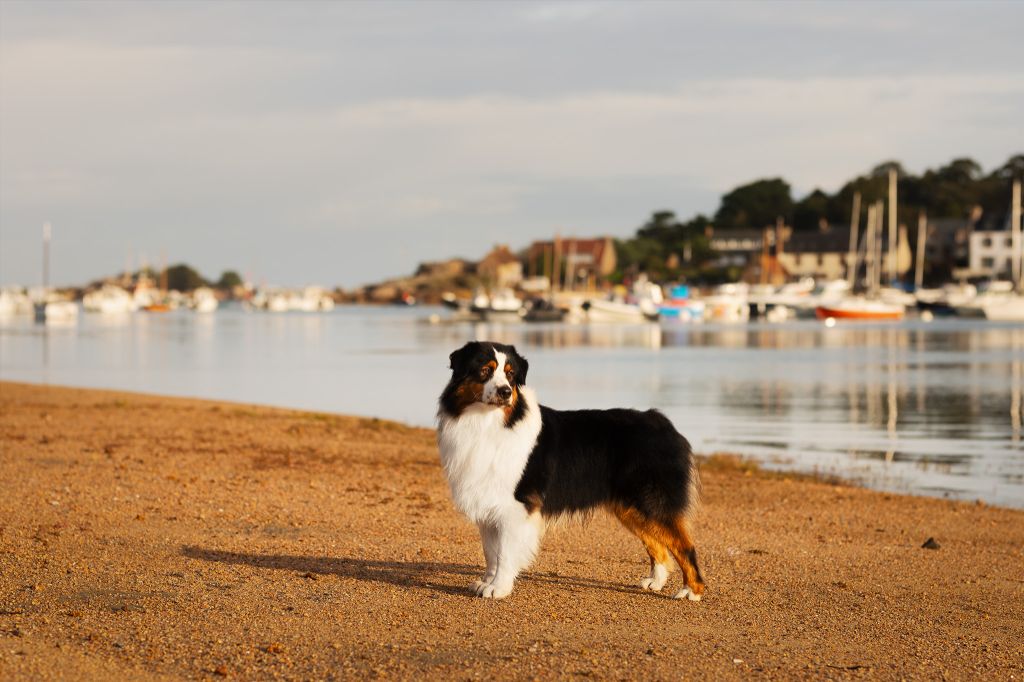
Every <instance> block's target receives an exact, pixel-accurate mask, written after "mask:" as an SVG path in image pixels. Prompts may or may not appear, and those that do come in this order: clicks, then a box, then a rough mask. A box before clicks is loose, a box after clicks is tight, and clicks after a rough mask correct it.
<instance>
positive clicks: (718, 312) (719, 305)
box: [702, 282, 750, 322]
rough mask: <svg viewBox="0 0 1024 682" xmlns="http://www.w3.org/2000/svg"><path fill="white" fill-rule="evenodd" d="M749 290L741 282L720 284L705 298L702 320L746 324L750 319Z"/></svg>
mask: <svg viewBox="0 0 1024 682" xmlns="http://www.w3.org/2000/svg"><path fill="white" fill-rule="evenodd" d="M748 291H749V288H748V287H747V285H746V284H744V283H743V282H732V283H729V284H722V285H720V286H718V287H716V288H715V291H714V293H712V294H711V295H710V296H705V297H704V298H703V299H702V300H703V301H704V319H705V320H707V321H709V322H746V321H747V320H748V319H750V302H749V301H748V299H747V293H748Z"/></svg>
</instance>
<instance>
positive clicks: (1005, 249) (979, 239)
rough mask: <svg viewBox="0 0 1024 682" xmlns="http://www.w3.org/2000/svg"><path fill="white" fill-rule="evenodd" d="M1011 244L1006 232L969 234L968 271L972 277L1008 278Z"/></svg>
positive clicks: (994, 231)
mask: <svg viewBox="0 0 1024 682" xmlns="http://www.w3.org/2000/svg"><path fill="white" fill-rule="evenodd" d="M1012 256H1013V242H1012V240H1011V237H1010V232H1009V231H1008V230H977V231H975V232H972V233H971V237H970V246H969V261H968V269H969V270H970V274H971V275H974V276H984V277H998V276H1001V275H1005V276H1007V277H1009V276H1010V274H1011V272H1010V268H1011V266H1010V263H1011V262H1012V261H1011V258H1012Z"/></svg>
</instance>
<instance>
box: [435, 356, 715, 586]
mask: <svg viewBox="0 0 1024 682" xmlns="http://www.w3.org/2000/svg"><path fill="white" fill-rule="evenodd" d="M450 360H451V369H452V378H451V381H449V382H448V385H447V386H446V387H445V389H444V393H442V394H441V401H440V403H441V404H440V409H439V411H438V429H437V442H438V446H439V449H440V451H441V462H442V464H443V465H444V470H445V473H446V474H447V476H448V483H449V485H450V486H451V491H452V498H453V499H454V501H455V506H456V507H458V509H459V510H460V511H461V512H462V513H464V514H465V515H466V516H468V517H469V518H470V520H472V521H473V522H474V523H476V524H477V526H478V527H479V528H480V538H481V539H482V540H483V546H484V556H485V558H486V560H487V571H486V573H484V575H483V577H482V578H480V580H477V581H476V582H474V583H473V586H472V589H473V591H474V592H475V593H476V594H478V595H479V596H481V597H488V598H491V599H501V598H502V597H505V596H508V594H509V593H510V592H511V591H512V586H513V584H514V583H515V580H516V577H517V576H518V575H519V572H520V571H522V570H523V569H524V568H526V567H527V566H528V565H529V564H530V562H531V561H532V560H533V558H534V556H535V555H536V553H537V549H538V547H539V545H540V540H541V537H542V536H543V534H544V529H545V526H546V525H547V523H548V522H549V521H551V520H552V519H554V518H556V517H558V516H561V515H566V514H573V513H578V512H583V513H586V512H589V511H591V510H593V509H596V508H598V507H603V508H605V509H607V510H608V511H610V512H611V513H612V514H614V515H615V516H616V517H617V518H618V519H619V521H621V522H622V524H623V525H624V526H626V528H628V529H629V530H630V531H631V532H633V533H634V534H635V535H636V536H637V537H638V538H640V541H641V542H643V544H644V547H645V548H646V549H647V553H648V554H649V555H650V557H651V573H650V576H649V577H647V578H644V579H643V581H641V583H640V584H641V587H643V588H644V589H649V590H661V588H662V587H664V585H665V581H666V580H668V575H669V571H670V570H671V565H672V561H673V560H675V562H676V563H677V564H678V565H679V567H680V568H681V569H682V574H683V581H684V584H683V587H682V589H681V590H679V592H677V593H676V595H675V596H676V598H677V599H682V598H684V597H685V598H687V599H690V600H693V601H698V600H699V599H700V598H701V595H702V594H703V593H704V580H703V578H701V574H700V569H699V568H698V567H697V551H696V550H695V549H694V546H693V540H692V539H691V537H690V531H689V528H688V524H687V515H688V513H689V512H690V511H691V509H692V507H693V505H694V504H695V503H696V488H697V485H696V484H697V472H696V469H695V468H694V463H693V456H692V454H691V452H690V444H689V443H688V442H687V441H686V439H685V438H683V436H681V435H680V434H679V432H678V431H676V430H675V428H674V427H673V426H672V423H671V422H670V421H669V420H668V419H667V418H666V417H665V416H664V415H663V414H661V413H660V412H658V411H656V410H648V411H647V412H638V411H636V410H572V411H563V410H553V409H551V408H549V407H545V406H543V405H541V404H540V403H538V402H537V397H536V395H534V393H533V391H532V390H531V389H529V388H527V386H526V371H527V369H528V367H529V365H528V363H527V362H526V358H524V357H522V356H521V355H519V353H517V352H516V349H515V348H514V347H512V346H506V345H502V344H499V343H489V342H479V341H474V342H471V343H467V344H466V345H465V346H463V347H462V348H460V349H459V350H457V351H455V352H454V353H452V354H451V356H450Z"/></svg>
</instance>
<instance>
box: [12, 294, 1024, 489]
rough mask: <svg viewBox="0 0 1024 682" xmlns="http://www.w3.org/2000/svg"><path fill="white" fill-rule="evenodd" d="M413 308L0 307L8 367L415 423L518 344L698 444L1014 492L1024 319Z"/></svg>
mask: <svg viewBox="0 0 1024 682" xmlns="http://www.w3.org/2000/svg"><path fill="white" fill-rule="evenodd" d="M425 317H426V315H425V313H424V312H422V311H417V310H396V309H366V308H358V309H342V310H338V311H336V312H335V313H334V314H329V315H302V314H294V315H292V314H286V315H271V314H246V313H244V312H243V311H241V310H231V309H230V308H228V309H222V310H219V311H218V312H217V313H216V314H214V315H194V314H191V313H188V312H185V311H182V312H176V313H169V314H163V315H145V314H137V315H131V316H126V317H122V318H107V317H103V316H93V315H83V316H82V318H81V320H80V322H79V324H78V325H77V326H76V327H71V328H62V329H56V328H46V327H43V326H35V325H33V324H31V323H30V322H29V323H28V324H23V323H19V322H17V321H15V322H11V321H10V320H7V321H0V376H2V377H3V378H5V379H13V380H24V381H41V382H52V383H57V384H68V385H80V386H97V387H111V388H121V389H126V390H137V391H146V392H157V393H167V394H175V395H194V396H204V397H210V398H219V399H228V400H240V401H247V402H261V403H268V404H277V405H285V406H293V407H299V408H308V409H322V410H329V411H337V412H351V413H357V414H367V415H373V416H382V417H388V418H394V419H399V420H402V421H406V422H410V423H415V424H422V425H429V424H430V423H432V420H433V414H434V411H435V405H436V396H437V394H438V393H439V391H440V388H441V386H442V385H443V383H444V381H445V380H446V378H447V357H448V353H449V352H451V350H452V349H453V348H455V347H457V346H459V345H461V344H462V343H464V342H465V341H466V340H469V339H473V338H487V339H494V340H499V341H504V342H507V343H514V344H516V345H517V346H519V347H520V349H521V350H523V351H524V353H525V354H527V355H528V356H529V357H530V360H531V376H530V382H531V384H533V385H534V387H535V388H537V390H538V391H539V393H540V395H541V398H542V400H543V401H544V402H545V403H547V404H549V405H552V406H554V407H562V408H573V407H612V406H633V407H639V408H647V407H651V406H655V407H658V408H659V409H661V410H663V411H664V412H666V413H667V414H668V415H669V416H670V417H671V418H672V419H673V420H674V421H675V422H676V423H677V424H678V425H679V427H680V429H681V430H683V431H684V433H685V434H686V435H687V436H688V437H689V438H690V440H691V441H692V442H693V443H694V445H695V447H696V449H698V450H699V451H702V452H713V451H729V452H737V453H741V454H746V455H751V456H755V457H757V458H759V459H761V460H762V461H764V462H765V463H767V465H768V466H778V467H795V468H799V469H804V470H817V471H822V472H829V473H837V474H839V475H842V476H845V477H849V478H855V479H859V480H862V481H864V482H865V483H867V484H869V485H872V486H877V487H880V488H885V489H890V490H906V491H916V492H926V493H928V494H938V495H945V494H949V495H953V496H957V497H966V498H981V499H985V500H988V501H991V502H994V503H1000V504H1013V505H1016V506H1022V507H1024V450H1022V444H1021V428H1022V426H1021V424H1022V398H1021V392H1022V384H1024V327H1021V326H1019V325H1018V326H1013V325H992V324H987V323H977V322H965V321H956V320H953V321H943V322H936V323H931V324H927V323H922V322H914V321H909V322H905V323H901V324H895V325H894V324H884V325H880V324H875V325H871V324H864V325H837V326H836V327H833V328H826V327H824V326H823V325H820V324H818V323H814V322H793V323H788V324H783V325H770V324H752V325H696V326H686V325H679V324H665V325H657V324H646V323H645V324H635V325H609V324H605V325H563V324H538V325H521V324H500V323H476V324H474V323H460V324H429V323H427V322H426V321H425V319H424V318H425Z"/></svg>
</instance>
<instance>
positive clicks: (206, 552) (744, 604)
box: [0, 382, 1024, 679]
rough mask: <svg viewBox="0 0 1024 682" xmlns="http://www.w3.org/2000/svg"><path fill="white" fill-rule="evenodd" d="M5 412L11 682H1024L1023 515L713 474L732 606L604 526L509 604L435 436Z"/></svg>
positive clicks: (559, 535) (714, 467)
mask: <svg viewBox="0 0 1024 682" xmlns="http://www.w3.org/2000/svg"><path fill="white" fill-rule="evenodd" d="M0 407H2V411H0V444H2V452H3V456H2V457H0V480H4V481H5V482H9V484H8V486H7V488H8V490H7V491H6V494H5V495H3V496H0V676H2V677H4V678H5V679H31V678H37V677H52V676H54V675H55V674H57V673H59V672H63V674H65V675H69V676H73V677H93V678H95V677H111V676H127V677H132V678H136V679H150V678H152V679H167V678H171V679H177V678H182V677H189V678H194V677H204V678H221V677H239V678H264V677H269V676H274V675H279V676H282V677H285V678H289V679H298V678H310V677H313V678H323V677H327V676H332V675H333V676H337V677H342V678H366V677H373V676H383V677H391V678H398V679H404V678H421V677H427V678H434V679H442V678H443V679H451V678H453V677H454V678H459V679H464V678H470V677H473V676H476V675H480V676H488V677H496V678H507V677H515V678H521V677H533V676H541V677H557V678H566V679H568V678H573V677H584V676H594V677H599V678H627V679H641V678H643V679H678V678H679V677H680V676H685V677H701V678H703V677H707V678H716V679H717V678H722V677H724V678H727V679H738V678H746V677H749V676H751V675H757V674H759V675H771V676H775V677H785V678H800V677H822V676H828V677H842V678H846V677H877V676H885V677H937V676H941V675H945V676H947V677H952V678H968V677H974V676H978V675H984V676H988V677H993V676H998V677H1001V678H1003V679H1007V678H1009V677H1011V676H1013V675H1016V676H1017V678H1020V677H1021V674H1022V673H1024V654H1022V653H1021V652H1020V650H1019V644H1018V643H1019V641H1021V640H1022V639H1024V620H1022V618H1021V616H1022V610H1021V609H1022V607H1021V604H1022V603H1024V576H1022V575H1021V572H1020V566H1021V565H1022V560H1024V549H1022V547H1024V511H1020V510H1015V509H1009V508H1001V507H992V506H989V505H979V504H975V503H972V502H958V501H950V500H943V499H938V498H927V497H919V496H910V495H903V494H896V493H884V492H876V491H872V490H869V489H866V488H861V487H857V486H851V485H849V484H845V483H840V484H838V485H837V484H836V483H835V482H830V481H820V480H812V479H809V478H808V477H807V476H806V475H802V474H786V473H780V472H775V471H763V470H758V469H757V468H754V467H751V466H749V465H748V464H746V463H744V460H739V461H738V462H737V461H735V460H730V459H723V458H715V457H712V458H710V459H705V460H704V461H703V462H702V467H701V471H702V480H703V484H704V494H703V498H704V499H703V504H702V508H701V511H700V512H699V514H698V516H697V519H696V522H695V524H694V526H695V535H696V539H697V547H698V551H699V552H700V554H701V558H702V567H703V568H704V572H705V574H706V577H707V579H708V584H709V591H708V595H707V596H708V598H707V599H706V600H705V601H703V602H700V603H699V604H688V603H680V602H677V601H674V600H672V599H669V598H667V596H666V595H660V594H652V593H649V592H647V593H645V592H642V591H641V590H640V589H639V588H638V587H637V583H638V581H639V579H640V578H641V577H642V576H643V575H644V574H645V573H646V557H645V555H644V553H643V550H642V548H641V546H640V545H639V543H638V542H637V541H636V540H635V539H633V538H632V537H631V536H629V534H628V533H626V532H625V531H624V530H623V529H621V528H620V527H619V526H618V525H617V524H616V523H614V522H613V521H611V520H610V519H609V518H606V517H605V516H604V515H597V516H595V518H594V519H592V520H591V521H590V522H589V523H587V524H585V525H579V524H576V523H575V522H570V523H568V524H565V525H564V526H563V527H561V528H554V529H553V530H552V531H551V532H550V533H549V536H548V537H547V538H546V540H545V543H544V547H543V548H542V550H541V554H540V557H539V558H538V560H537V562H536V563H535V565H534V566H533V568H532V569H530V570H529V571H528V572H527V574H526V575H525V577H524V578H523V579H522V580H521V581H520V582H519V584H518V585H517V587H516V589H515V591H514V592H513V593H512V595H511V596H510V597H509V598H507V599H505V600H503V601H500V602H489V601H485V600H480V599H476V598H473V597H471V596H469V593H468V591H467V590H466V587H467V586H468V584H469V583H470V582H471V581H472V580H473V578H474V577H475V575H476V573H478V572H480V571H481V570H482V556H480V554H481V552H480V549H479V542H478V539H477V537H476V532H475V529H474V528H473V527H471V526H470V525H469V524H468V522H466V521H465V520H464V519H462V518H461V517H460V516H458V514H456V512H455V511H454V510H453V509H452V507H451V503H450V501H449V498H448V491H447V487H446V484H445V482H444V479H443V476H442V474H441V471H440V466H439V464H438V462H437V453H436V448H435V445H434V434H433V431H432V430H431V429H426V428H420V427H411V426H405V425H401V424H397V423H394V422H389V421H384V420H379V419H373V418H362V417H350V416H342V415H331V414H323V413H319V412H307V411H300V410H288V409H282V408H273V407H264V406H255V405H245V404H241V403H228V402H218V401H210V400H201V399H193V398H172V397H163V396H151V395H140V394H132V393H125V392H121V391H107V390H97V389H72V388H61V387H53V386H46V385H42V384H20V383H10V382H0ZM928 538H934V539H935V540H936V541H937V543H938V544H939V549H937V550H929V549H924V548H922V546H921V545H922V544H924V542H925V540H927V539H928ZM678 580H679V578H678V574H673V577H672V579H671V580H670V584H669V586H668V587H667V588H666V594H671V592H672V588H673V587H674V586H675V585H677V584H678ZM197 623H203V626H202V627H201V628H198V629H197V627H196V624H197Z"/></svg>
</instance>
